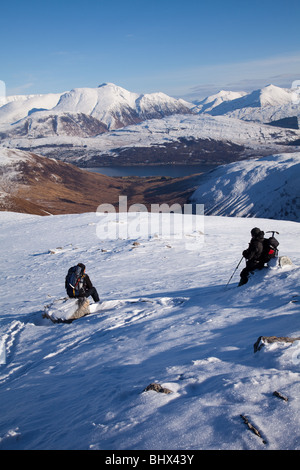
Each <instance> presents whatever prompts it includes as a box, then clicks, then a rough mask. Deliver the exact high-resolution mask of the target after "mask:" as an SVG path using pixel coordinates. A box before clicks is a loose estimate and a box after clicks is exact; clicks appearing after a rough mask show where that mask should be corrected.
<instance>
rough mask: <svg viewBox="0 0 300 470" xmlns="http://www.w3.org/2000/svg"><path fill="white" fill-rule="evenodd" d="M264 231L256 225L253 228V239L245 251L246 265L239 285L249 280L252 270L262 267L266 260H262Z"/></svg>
mask: <svg viewBox="0 0 300 470" xmlns="http://www.w3.org/2000/svg"><path fill="white" fill-rule="evenodd" d="M264 235H265V234H264V232H262V231H261V230H260V229H259V228H257V227H255V228H253V229H252V230H251V236H252V238H251V241H250V243H249V247H248V248H247V250H244V251H243V257H244V258H246V260H247V261H246V267H245V268H244V269H243V270H242V272H241V274H240V276H241V280H240V283H239V286H242V285H243V284H246V283H247V282H248V277H249V274H250V272H252V271H254V270H255V269H262V268H263V266H264V261H263V260H262V253H263V248H264Z"/></svg>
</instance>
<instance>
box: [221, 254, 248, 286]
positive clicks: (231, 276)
mask: <svg viewBox="0 0 300 470" xmlns="http://www.w3.org/2000/svg"><path fill="white" fill-rule="evenodd" d="M243 258H244V257H243V256H242V257H241V259H240V261H239V264H238V265H237V267H236V268H235V270H234V271H233V273H232V275H231V278H230V279H229V281H228V282H227V284H226V286H225V287H227V286H228V284H229V283H230V281H231V279H232V278H233V276H234V274H235V272H236V270H237V269H238V267H239V265H240V264H241V262H242V260H243Z"/></svg>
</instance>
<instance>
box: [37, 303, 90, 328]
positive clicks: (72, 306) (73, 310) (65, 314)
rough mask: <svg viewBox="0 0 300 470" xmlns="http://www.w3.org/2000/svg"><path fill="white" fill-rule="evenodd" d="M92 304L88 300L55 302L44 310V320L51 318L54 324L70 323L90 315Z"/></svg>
mask: <svg viewBox="0 0 300 470" xmlns="http://www.w3.org/2000/svg"><path fill="white" fill-rule="evenodd" d="M89 313H91V312H90V303H89V301H88V299H86V298H79V299H69V298H68V297H65V298H63V299H58V300H54V302H52V303H51V304H49V305H46V306H45V308H44V314H43V317H44V318H49V319H50V320H51V321H53V323H69V322H72V321H73V320H76V319H77V318H81V317H84V316H86V315H89Z"/></svg>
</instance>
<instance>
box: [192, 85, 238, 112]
mask: <svg viewBox="0 0 300 470" xmlns="http://www.w3.org/2000/svg"><path fill="white" fill-rule="evenodd" d="M246 94H247V93H246V92H244V91H225V90H221V91H219V92H218V93H216V94H214V95H211V96H208V97H207V98H205V99H204V100H202V101H198V102H196V103H195V104H196V105H197V108H196V109H197V110H198V111H201V112H208V111H211V110H212V109H213V108H215V107H216V106H219V105H220V104H221V103H223V102H224V101H225V102H226V101H232V100H236V99H238V98H241V97H242V96H245V95H246Z"/></svg>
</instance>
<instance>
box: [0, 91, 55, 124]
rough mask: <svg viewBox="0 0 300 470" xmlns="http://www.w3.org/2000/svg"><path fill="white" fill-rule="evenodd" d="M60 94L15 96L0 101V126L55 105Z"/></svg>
mask: <svg viewBox="0 0 300 470" xmlns="http://www.w3.org/2000/svg"><path fill="white" fill-rule="evenodd" d="M60 97H61V93H47V94H45V95H16V96H8V97H7V98H2V101H0V124H12V123H14V122H16V121H19V120H20V119H23V118H25V117H27V116H28V115H30V114H32V113H34V112H37V111H40V110H45V109H51V108H54V106H56V105H57V103H58V101H59V99H60Z"/></svg>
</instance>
